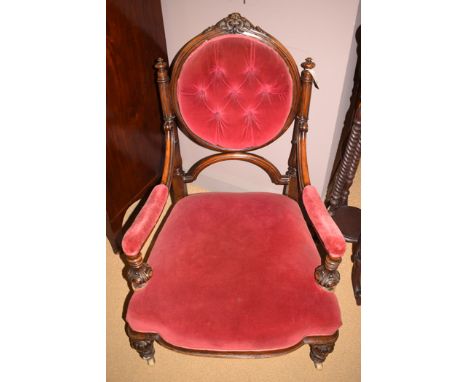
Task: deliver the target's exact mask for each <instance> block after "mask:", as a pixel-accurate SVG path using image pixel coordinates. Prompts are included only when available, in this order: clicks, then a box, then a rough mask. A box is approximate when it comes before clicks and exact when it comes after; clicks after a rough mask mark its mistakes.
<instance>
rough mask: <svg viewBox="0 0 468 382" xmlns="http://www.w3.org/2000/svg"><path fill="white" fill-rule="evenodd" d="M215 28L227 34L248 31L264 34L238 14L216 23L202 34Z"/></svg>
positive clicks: (232, 14) (260, 29)
mask: <svg viewBox="0 0 468 382" xmlns="http://www.w3.org/2000/svg"><path fill="white" fill-rule="evenodd" d="M215 28H219V29H221V30H223V31H225V32H227V33H244V32H247V31H249V30H256V31H258V32H262V33H265V32H264V31H263V29H262V28H260V27H258V26H253V24H252V23H251V22H250V21H249V20H247V19H246V18H245V17H243V16H241V14H240V13H231V14H230V15H228V16H227V17H225V18H224V19H222V20H220V21H218V22H217V23H216V24H215V25H213V26H211V27H209V28H208V29H206V30H205V31H204V33H205V32H208V31H210V30H213V29H215Z"/></svg>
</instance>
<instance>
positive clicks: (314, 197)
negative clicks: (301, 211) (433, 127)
mask: <svg viewBox="0 0 468 382" xmlns="http://www.w3.org/2000/svg"><path fill="white" fill-rule="evenodd" d="M302 201H303V202H304V207H305V209H306V211H307V214H308V215H309V217H310V220H311V221H312V224H313V225H314V227H315V230H316V231H317V234H318V235H319V237H320V239H321V240H322V243H323V245H324V246H325V249H326V250H327V252H328V254H329V255H330V256H331V257H335V258H336V257H343V255H344V253H345V251H346V241H345V239H344V237H343V234H342V233H341V231H340V229H339V228H338V226H337V225H336V223H335V222H334V221H333V219H332V217H331V216H330V214H329V213H328V211H327V209H326V208H325V205H324V204H323V202H322V199H320V195H319V193H318V192H317V190H316V189H315V187H314V186H311V185H308V186H306V187H305V188H304V190H303V191H302Z"/></svg>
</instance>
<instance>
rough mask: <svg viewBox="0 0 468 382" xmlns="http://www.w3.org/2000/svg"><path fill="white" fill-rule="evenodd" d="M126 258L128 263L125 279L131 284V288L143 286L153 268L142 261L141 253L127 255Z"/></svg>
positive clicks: (135, 288) (151, 273)
mask: <svg viewBox="0 0 468 382" xmlns="http://www.w3.org/2000/svg"><path fill="white" fill-rule="evenodd" d="M126 260H127V263H128V269H127V280H128V282H129V283H130V284H131V286H132V289H133V290H137V289H141V288H144V287H145V286H146V284H147V283H148V281H149V280H150V278H151V276H152V275H153V270H152V269H151V267H150V266H149V265H148V264H146V263H145V262H143V256H142V254H141V253H139V254H138V255H137V256H135V257H127V258H126Z"/></svg>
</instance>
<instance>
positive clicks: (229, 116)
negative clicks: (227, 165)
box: [177, 35, 292, 149]
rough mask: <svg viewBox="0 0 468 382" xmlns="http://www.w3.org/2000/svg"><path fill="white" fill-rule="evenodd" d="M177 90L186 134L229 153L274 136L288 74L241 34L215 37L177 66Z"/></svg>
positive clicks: (287, 94)
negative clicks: (188, 131)
mask: <svg viewBox="0 0 468 382" xmlns="http://www.w3.org/2000/svg"><path fill="white" fill-rule="evenodd" d="M177 92H178V95H177V97H178V101H179V107H180V112H181V114H182V116H183V118H184V120H185V122H186V124H187V126H188V129H189V130H190V132H191V133H193V134H194V135H198V136H199V137H201V138H202V139H204V140H205V141H207V142H209V143H210V144H214V145H217V146H220V147H229V148H235V149H238V148H244V147H256V146H259V145H261V144H263V143H266V142H267V141H269V140H270V139H272V138H273V137H274V136H275V135H277V134H278V132H279V131H280V130H281V128H283V126H284V123H285V121H286V119H287V117H288V113H289V110H290V107H291V103H292V81H291V76H290V74H289V72H288V68H287V66H286V65H285V63H284V62H283V60H282V58H281V57H280V56H279V55H278V54H277V53H276V52H274V50H273V49H271V48H270V47H268V46H265V45H264V44H262V43H261V42H259V41H257V40H255V39H253V38H250V37H246V36H243V35H242V36H241V35H239V36H238V35H229V36H227V35H226V36H222V37H217V38H214V39H212V40H210V41H208V42H207V43H205V44H203V45H202V46H201V47H199V48H197V49H196V50H195V51H194V53H193V54H192V55H191V56H190V57H189V58H188V59H187V60H186V62H185V64H184V66H183V68H182V71H181V74H180V77H179V79H178V90H177ZM246 132H248V133H246ZM246 134H247V135H246Z"/></svg>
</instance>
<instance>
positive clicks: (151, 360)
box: [146, 356, 156, 366]
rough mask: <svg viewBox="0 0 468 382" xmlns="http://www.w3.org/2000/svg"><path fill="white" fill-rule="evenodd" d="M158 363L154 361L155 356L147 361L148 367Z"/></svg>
mask: <svg viewBox="0 0 468 382" xmlns="http://www.w3.org/2000/svg"><path fill="white" fill-rule="evenodd" d="M155 363H156V361H155V359H154V356H152V357H151V358H147V359H146V364H147V365H148V366H154V364H155Z"/></svg>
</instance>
